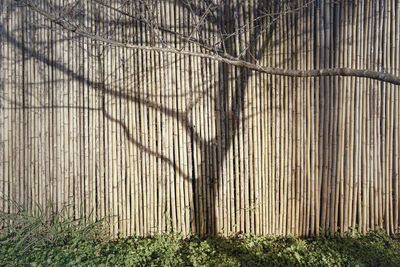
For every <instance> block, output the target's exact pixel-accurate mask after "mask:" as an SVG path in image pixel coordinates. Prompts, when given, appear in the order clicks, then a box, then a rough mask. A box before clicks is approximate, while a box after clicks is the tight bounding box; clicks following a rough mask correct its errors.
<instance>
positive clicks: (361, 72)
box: [25, 1, 400, 85]
mask: <svg viewBox="0 0 400 267" xmlns="http://www.w3.org/2000/svg"><path fill="white" fill-rule="evenodd" d="M25 4H26V5H27V6H28V7H29V8H31V9H32V10H34V11H36V12H37V13H39V14H41V15H42V16H44V17H45V18H47V19H49V20H50V21H52V22H54V23H56V24H58V25H60V26H61V27H62V28H64V29H66V30H68V31H70V32H73V33H75V34H78V35H80V36H83V37H87V38H90V39H93V40H96V41H100V42H104V43H107V44H109V45H112V46H115V47H122V48H129V49H138V50H145V51H156V52H161V53H172V54H180V55H187V56H194V57H200V58H205V59H210V60H215V61H218V62H223V63H226V64H230V65H233V66H236V67H243V68H247V69H249V70H253V71H256V72H260V73H266V74H271V75H280V76H289V77H325V76H352V77H360V78H370V79H374V80H378V81H382V82H387V83H391V84H395V85H400V77H397V76H394V75H392V74H390V73H385V72H377V71H372V70H367V69H351V68H327V69H313V70H291V69H280V68H271V67H265V66H261V65H257V64H253V63H250V62H247V61H244V60H239V59H236V58H234V57H232V56H230V55H227V54H222V53H221V54H205V53H199V52H193V51H188V50H177V49H174V48H165V47H153V46H143V45H135V44H126V43H122V42H118V41H116V40H112V39H108V38H104V37H101V36H98V35H95V34H92V33H90V32H87V31H86V30H84V29H82V28H80V27H79V26H78V25H73V24H71V23H70V22H68V21H67V20H65V19H64V18H63V17H60V16H56V15H54V14H51V13H48V12H47V11H45V10H43V9H41V8H39V7H37V6H36V5H34V4H32V2H31V1H25Z"/></svg>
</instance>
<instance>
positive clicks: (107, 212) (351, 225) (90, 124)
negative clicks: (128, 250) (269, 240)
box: [0, 0, 400, 236]
mask: <svg viewBox="0 0 400 267" xmlns="http://www.w3.org/2000/svg"><path fill="white" fill-rule="evenodd" d="M33 2H34V3H35V4H37V6H38V7H40V8H41V9H43V10H45V11H48V12H53V13H54V12H56V13H57V12H59V13H63V12H64V14H68V13H65V12H67V11H68V8H69V7H70V6H71V5H72V4H73V2H74V1H72V0H54V1H50V2H48V1H46V0H35V1H33ZM214 2H215V3H214V4H213V5H212V6H208V5H207V3H208V1H200V0H199V1H197V0H196V1H180V0H162V1H122V0H102V1H95V0H92V1H80V2H79V4H78V8H77V9H76V10H78V11H79V12H77V11H76V10H75V11H74V12H75V13H74V14H73V16H74V19H75V20H76V21H77V22H79V24H80V25H81V27H84V28H85V29H86V30H88V31H90V32H92V33H94V34H97V35H99V36H102V37H106V38H109V39H112V40H116V41H118V42H122V43H132V44H138V45H147V46H154V47H175V48H178V49H186V50H189V51H194V52H203V53H207V52H209V51H208V50H207V45H208V46H212V45H213V44H216V43H217V44H218V45H216V46H215V47H217V48H221V47H222V46H221V38H225V41H224V49H226V51H227V52H228V53H230V54H231V55H234V56H239V55H240V56H241V57H242V58H243V59H245V60H247V61H249V62H253V63H257V64H260V65H263V66H268V67H278V68H283V69H304V70H309V69H322V68H334V67H336V68H337V67H342V68H353V69H370V70H375V71H381V72H388V73H391V74H393V75H395V76H397V77H399V76H400V38H399V37H400V3H399V2H398V1H395V0H380V1H377V0H374V1H361V0H355V1H348V0H342V1H329V0H326V1H318V0H314V1H313V0H304V1H303V0H299V1H288V0H286V1H258V0H249V1H240V0H216V1H214ZM146 3H147V4H146ZM141 16H142V19H140V18H141ZM146 16H147V17H146ZM138 18H139V19H138ZM143 18H145V19H146V18H147V19H149V21H150V23H153V24H157V25H158V28H157V31H155V30H154V29H151V28H150V27H149V26H148V25H149V24H148V23H147V24H146V23H145V22H144V20H143ZM149 21H147V22H149ZM171 32H177V33H180V34H183V35H185V36H191V37H193V38H194V39H196V40H201V42H202V43H203V44H205V45H201V44H199V42H197V43H196V42H186V39H185V38H181V37H180V35H179V34H172V33H171ZM243 51H244V52H243ZM242 52H243V53H242ZM399 123H400V105H399V86H397V85H393V84H390V83H385V82H381V81H376V80H372V79H367V78H356V77H342V76H335V77H320V78H295V77H284V76H274V75H269V74H265V73H257V72H255V71H253V70H248V69H246V68H240V67H236V66H232V65H229V64H226V63H221V62H217V61H213V60H212V59H210V58H208V59H207V58H199V57H195V56H190V55H181V54H171V53H160V52H157V51H144V50H135V49H129V48H124V47H115V46H112V45H109V44H104V43H102V42H101V41H99V40H95V39H91V38H88V37H84V36H80V35H78V34H75V33H73V32H68V31H66V30H64V29H63V28H62V27H60V26H59V25H57V24H56V23H54V22H51V21H49V20H48V19H46V18H45V17H43V16H42V15H40V14H38V13H37V12H34V11H32V10H31V9H29V8H28V7H26V6H23V5H21V3H20V2H18V1H13V0H2V1H0V210H2V211H6V212H15V211H16V210H15V207H14V206H13V205H10V200H12V201H15V202H17V203H20V204H21V205H23V207H25V208H26V209H31V208H33V207H35V205H36V204H39V205H42V206H45V205H47V204H48V203H49V201H51V202H52V203H54V204H55V207H56V208H58V209H61V208H62V207H63V206H64V205H70V206H69V207H70V210H69V212H70V214H75V216H80V215H81V214H89V213H92V214H93V215H94V218H97V219H99V218H107V220H108V221H109V222H110V231H111V233H112V234H113V235H117V234H118V233H120V234H122V235H132V234H139V235H148V234H154V233H158V232H161V233H163V232H168V231H175V232H182V233H184V234H193V233H200V234H230V233H238V232H246V233H253V234H257V235H265V234H270V233H273V234H282V235H287V234H295V235H301V236H308V235H316V234H321V233H326V234H333V233H335V232H336V231H340V233H342V234H343V233H344V232H347V231H351V230H353V229H356V228H358V229H359V230H360V231H361V232H363V233H365V232H366V231H368V230H376V229H380V228H383V229H385V230H386V231H387V232H388V233H390V234H393V233H396V232H398V231H399V226H400V219H399V212H400V206H399V201H400V196H399V190H400V184H399V181H400V177H399V165H400V156H399V154H400V147H399V142H400V130H399Z"/></svg>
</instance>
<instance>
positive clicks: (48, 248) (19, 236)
mask: <svg viewBox="0 0 400 267" xmlns="http://www.w3.org/2000/svg"><path fill="white" fill-rule="evenodd" d="M51 215H52V216H49V211H43V210H42V211H40V212H38V213H36V214H35V215H29V214H28V213H24V212H20V213H18V214H12V215H9V214H4V213H1V214H0V219H1V220H2V221H1V223H3V224H4V225H6V227H5V228H4V229H3V230H2V232H1V236H0V266H24V265H25V266H400V238H399V237H398V236H391V237H390V236H388V235H386V234H385V233H384V232H383V231H375V232H369V233H367V234H366V235H361V234H358V233H353V234H352V235H348V236H346V237H343V238H341V237H339V236H335V237H324V236H318V237H313V238H298V237H293V236H288V237H280V236H265V237H256V236H252V235H236V236H231V237H228V238H225V237H201V238H200V237H198V236H192V237H189V238H184V237H182V236H179V235H176V234H163V235H157V236H153V237H145V238H140V237H130V238H120V239H118V240H114V241H112V240H109V239H108V238H107V237H106V236H105V235H104V231H103V228H102V224H101V222H100V223H94V224H89V225H87V226H85V225H84V224H83V223H82V221H81V220H75V219H73V217H68V216H64V215H63V213H62V212H61V213H57V214H51ZM9 222H12V224H9Z"/></svg>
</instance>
